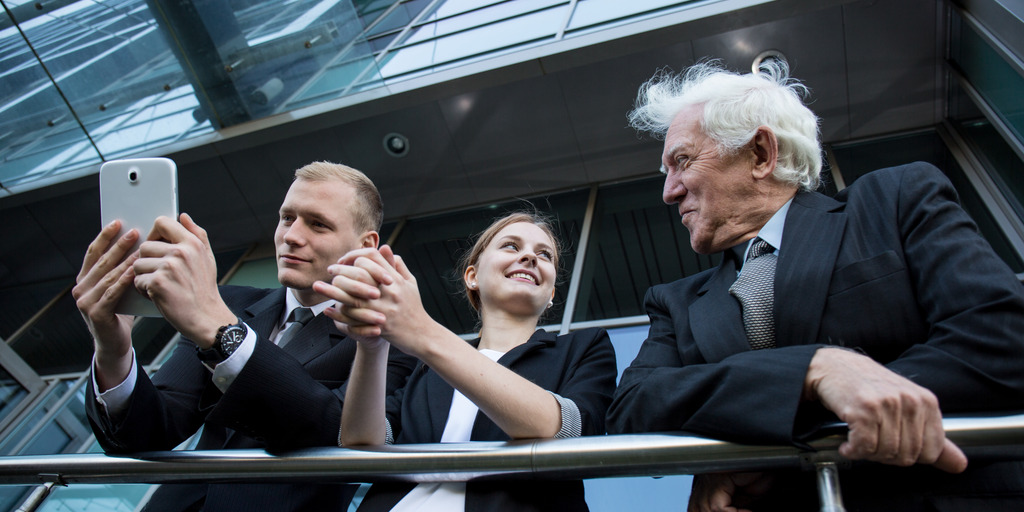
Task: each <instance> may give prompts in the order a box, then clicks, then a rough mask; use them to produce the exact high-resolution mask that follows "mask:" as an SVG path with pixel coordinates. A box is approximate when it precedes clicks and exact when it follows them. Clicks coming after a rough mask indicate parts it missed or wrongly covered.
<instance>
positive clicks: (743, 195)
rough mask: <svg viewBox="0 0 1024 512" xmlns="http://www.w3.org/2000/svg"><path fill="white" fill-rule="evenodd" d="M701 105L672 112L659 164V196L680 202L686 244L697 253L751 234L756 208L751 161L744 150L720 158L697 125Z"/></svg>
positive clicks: (720, 248) (729, 244)
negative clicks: (687, 233) (662, 176)
mask: <svg viewBox="0 0 1024 512" xmlns="http://www.w3.org/2000/svg"><path fill="white" fill-rule="evenodd" d="M702 116H703V106H701V105H695V106H690V107H687V108H685V109H683V110H682V111H680V112H679V114H677V115H676V117H675V119H674V120H673V121H672V124H671V126H669V129H668V133H667V134H666V136H665V150H664V152H663V153H662V155H661V162H662V165H663V166H664V171H665V188H664V190H663V191H662V199H664V201H665V203H666V204H678V205H679V215H681V216H682V222H683V225H684V226H686V229H688V230H689V231H690V245H691V246H692V247H693V250H694V251H696V252H698V253H700V254H711V253H715V252H719V251H723V250H725V249H728V248H729V247H732V246H734V245H736V244H738V243H740V242H742V241H743V240H745V239H747V238H750V233H751V229H752V228H753V232H754V233H756V232H757V229H758V228H759V227H760V224H758V225H757V226H751V222H750V220H751V216H750V215H749V213H750V212H751V211H752V210H754V209H755V208H756V206H757V204H758V203H757V201H758V199H757V195H756V193H755V187H754V179H753V177H752V171H753V159H752V158H750V157H749V155H748V153H747V152H745V151H740V152H739V153H738V154H737V155H733V156H722V155H720V154H719V151H718V147H717V144H716V143H715V142H714V141H713V140H711V139H710V138H708V137H707V136H705V135H704V133H703V132H702V131H701V128H700V122H701V118H702Z"/></svg>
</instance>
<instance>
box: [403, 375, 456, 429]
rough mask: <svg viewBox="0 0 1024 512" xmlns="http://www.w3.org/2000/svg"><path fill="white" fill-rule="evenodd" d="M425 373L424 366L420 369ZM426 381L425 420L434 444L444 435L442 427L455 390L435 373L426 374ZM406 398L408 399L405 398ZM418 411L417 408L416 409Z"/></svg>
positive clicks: (446, 419)
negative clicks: (428, 423)
mask: <svg viewBox="0 0 1024 512" xmlns="http://www.w3.org/2000/svg"><path fill="white" fill-rule="evenodd" d="M421 368H422V369H423V370H422V371H427V367H426V366H422V367H421ZM426 380H427V385H426V388H427V406H426V409H427V411H426V412H427V420H428V421H429V422H430V437H429V439H432V440H434V442H440V441H441V436H442V435H443V434H444V426H445V424H446V423H448V413H449V412H450V411H451V408H452V398H453V397H454V394H455V388H453V387H452V385H451V384H448V382H447V381H445V380H444V379H442V378H441V376H440V375H438V373H437V372H433V371H431V372H428V373H427V375H426ZM406 398H408V397H406ZM417 409H418V408H417Z"/></svg>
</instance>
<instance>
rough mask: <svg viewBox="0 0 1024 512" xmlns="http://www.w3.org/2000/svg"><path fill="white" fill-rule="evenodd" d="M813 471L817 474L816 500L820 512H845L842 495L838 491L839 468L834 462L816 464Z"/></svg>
mask: <svg viewBox="0 0 1024 512" xmlns="http://www.w3.org/2000/svg"><path fill="white" fill-rule="evenodd" d="M814 470H815V472H816V473H817V474H818V499H819V500H820V501H821V512H846V507H844V506H843V493H842V492H840V490H839V467H838V466H836V463H835V462H817V463H815V464H814Z"/></svg>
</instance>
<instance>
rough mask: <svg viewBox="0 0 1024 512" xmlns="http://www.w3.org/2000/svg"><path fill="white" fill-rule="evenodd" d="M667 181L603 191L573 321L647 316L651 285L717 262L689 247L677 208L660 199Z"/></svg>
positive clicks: (635, 183)
mask: <svg viewBox="0 0 1024 512" xmlns="http://www.w3.org/2000/svg"><path fill="white" fill-rule="evenodd" d="M663 181H664V178H663V177H660V176H659V177H656V178H651V179H646V180H641V181H634V182H630V183H624V184H621V185H613V186H609V187H604V188H602V189H601V190H600V194H599V195H598V201H597V209H596V211H595V212H594V225H593V228H592V229H591V233H590V236H591V240H590V245H589V246H588V247H587V261H586V263H585V264H584V266H583V276H582V277H581V280H580V294H579V297H578V298H577V302H576V304H577V307H576V313H575V315H574V318H573V321H574V322H579V321H585V320H600V319H605V318H618V317H625V316H634V315H643V314H645V312H644V308H643V298H644V294H645V293H646V292H647V289H648V288H650V287H651V286H653V285H656V284H660V283H668V282H671V281H675V280H677V279H680V278H682V277H685V276H688V275H691V274H695V273H697V272H700V271H701V270H704V269H708V268H711V267H713V266H715V265H717V264H718V261H719V260H720V256H718V255H713V256H704V255H700V254H697V253H695V252H693V249H691V248H690V234H689V232H687V231H686V228H685V227H683V226H682V225H681V223H680V219H679V214H678V213H677V211H676V207H675V206H672V205H666V204H664V203H663V202H662V201H661V197H660V193H661V188H662V184H663Z"/></svg>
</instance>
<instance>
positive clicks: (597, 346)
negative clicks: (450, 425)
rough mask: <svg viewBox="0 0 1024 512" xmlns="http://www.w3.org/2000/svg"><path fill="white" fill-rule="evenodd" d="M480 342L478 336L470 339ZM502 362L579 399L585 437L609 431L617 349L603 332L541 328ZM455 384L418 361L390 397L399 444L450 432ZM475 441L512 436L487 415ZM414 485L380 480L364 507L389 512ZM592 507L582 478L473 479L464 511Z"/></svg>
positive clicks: (482, 416)
mask: <svg viewBox="0 0 1024 512" xmlns="http://www.w3.org/2000/svg"><path fill="white" fill-rule="evenodd" d="M472 343H473V344H474V346H475V345H476V344H477V343H479V340H475V341H473V342H472ZM498 363H499V364H501V365H502V366H505V367H507V368H509V369H511V370H512V371H514V372H516V373H517V374H519V375H521V376H523V377H526V378H527V379H529V380H530V381H531V382H533V383H534V384H536V385H538V386H540V387H542V388H544V389H546V390H548V391H552V392H555V393H557V394H558V395H560V396H562V397H564V398H568V399H570V400H572V401H573V402H575V403H576V406H577V407H579V410H580V416H581V420H582V433H583V435H585V436H587V435H603V434H604V431H605V428H604V416H605V412H606V411H607V409H608V403H609V402H611V396H612V392H613V390H614V389H615V373H616V370H615V350H614V349H613V348H612V344H611V341H610V340H609V339H608V333H606V332H605V331H604V329H583V330H580V331H576V332H572V333H569V334H565V335H562V336H557V335H555V334H554V333H549V332H545V331H537V332H535V333H534V334H533V336H531V337H530V339H529V341H527V342H526V343H524V344H522V345H519V346H517V347H515V348H513V349H512V350H510V351H509V352H508V353H506V354H505V355H504V356H502V357H501V359H499V360H498ZM453 393H454V389H453V388H452V386H451V385H450V384H448V383H447V382H445V380H444V379H442V378H441V376H440V375H438V374H437V373H436V372H433V371H431V370H430V369H429V368H427V367H426V366H425V365H423V364H422V363H420V366H418V367H417V369H416V370H415V371H414V372H413V374H412V376H411V377H410V378H409V383H408V384H407V385H406V387H405V388H404V389H402V390H400V391H399V392H398V393H396V394H395V395H394V396H392V397H390V398H389V399H388V401H387V417H388V421H389V422H390V423H391V426H392V429H393V433H394V436H395V444H406V443H437V442H440V440H441V435H442V434H443V433H444V427H445V424H446V423H447V422H448V411H449V410H450V409H451V404H452V395H453ZM471 439H472V440H473V441H508V440H509V437H508V435H507V434H505V432H503V431H502V430H501V429H500V428H498V426H497V425H495V424H494V422H493V421H491V419H490V418H488V417H487V416H486V415H485V414H484V413H483V412H479V413H477V417H476V421H475V422H474V423H473V433H472V435H471ZM413 487H414V484H375V485H374V486H373V487H371V488H370V492H369V493H368V494H367V495H366V497H365V499H364V500H363V502H362V503H361V504H360V506H359V510H360V511H361V512H365V511H370V512H373V511H377V510H381V511H383V510H391V508H392V507H393V506H394V505H395V504H396V503H398V502H399V501H400V500H401V499H402V497H404V496H405V495H406V493H408V492H409V491H410V490H412V488H413ZM492 510H516V511H529V510H551V511H557V512H567V511H571V510H587V505H586V502H585V501H584V499H583V482H581V481H579V480H576V481H561V482H555V481H543V480H529V481H527V480H520V481H507V482H468V483H467V484H466V511H467V512H473V511H492Z"/></svg>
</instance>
